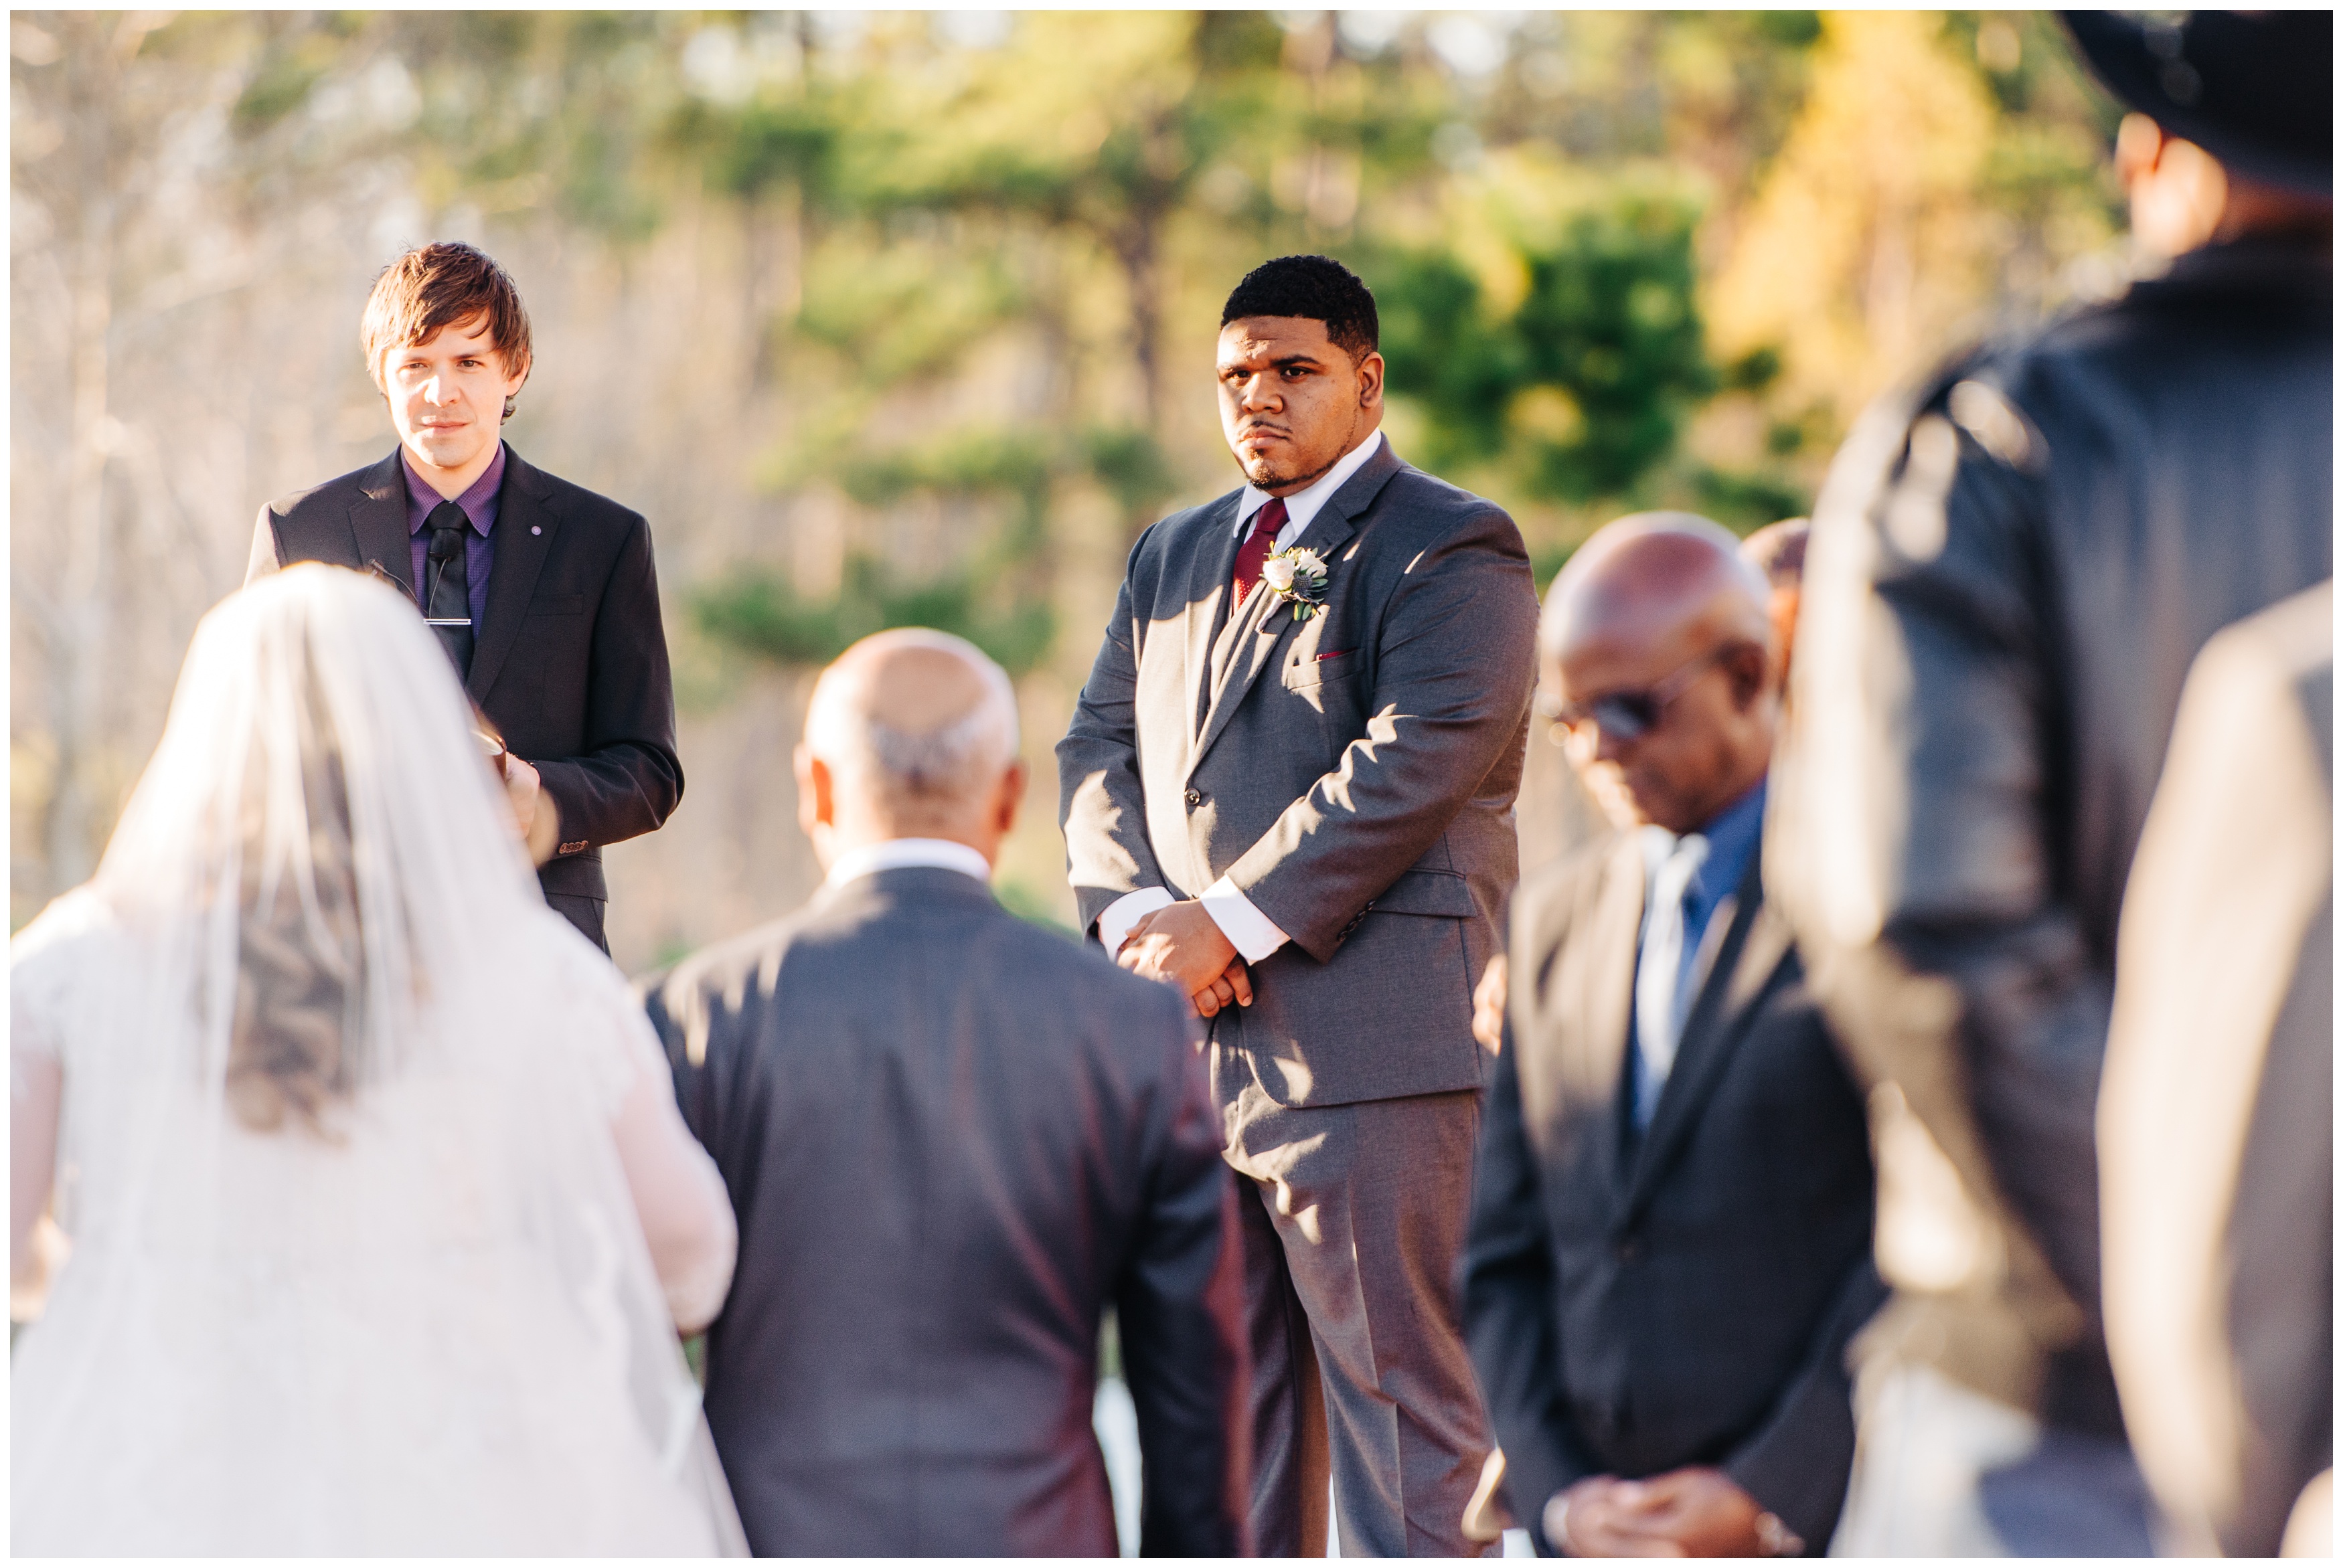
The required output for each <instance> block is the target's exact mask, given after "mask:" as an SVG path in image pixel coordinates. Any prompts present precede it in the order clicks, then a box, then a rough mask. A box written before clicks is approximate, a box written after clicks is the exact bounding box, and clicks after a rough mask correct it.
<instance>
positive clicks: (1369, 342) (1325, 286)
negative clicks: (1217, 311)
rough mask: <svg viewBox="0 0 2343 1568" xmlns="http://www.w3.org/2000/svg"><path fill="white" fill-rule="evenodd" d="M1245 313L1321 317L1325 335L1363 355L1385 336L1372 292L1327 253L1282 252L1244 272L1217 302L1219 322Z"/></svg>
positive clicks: (1354, 355)
mask: <svg viewBox="0 0 2343 1568" xmlns="http://www.w3.org/2000/svg"><path fill="white" fill-rule="evenodd" d="M1248 316H1298V317H1302V318H1303V319H1305V320H1309V321H1322V322H1324V323H1325V324H1326V337H1327V339H1328V341H1330V342H1332V344H1333V345H1334V347H1337V348H1340V349H1341V350H1342V352H1343V353H1345V354H1348V355H1349V356H1350V357H1352V358H1353V359H1364V358H1365V357H1367V356H1368V355H1370V354H1373V352H1374V351H1375V348H1376V346H1377V345H1378V344H1379V343H1381V342H1382V340H1383V327H1382V325H1381V323H1379V322H1378V321H1377V320H1376V318H1375V297H1374V296H1373V295H1372V294H1370V293H1368V292H1367V286H1366V285H1365V284H1364V283H1362V282H1361V281H1359V275H1358V274H1357V273H1355V272H1353V271H1352V270H1351V269H1350V268H1349V267H1347V266H1343V265H1342V263H1341V262H1339V261H1336V260H1335V259H1334V258H1333V257H1332V256H1279V257H1278V258H1277V259H1276V260H1274V261H1264V262H1262V264H1261V265H1260V266H1256V267H1254V268H1253V269H1252V271H1251V272H1248V273H1246V274H1245V275H1244V280H1243V281H1242V282H1241V283H1239V284H1238V285H1237V286H1236V288H1235V289H1234V291H1232V293H1231V294H1230V295H1229V302H1228V303H1227V304H1226V305H1223V306H1222V307H1221V325H1222V326H1223V327H1226V326H1227V325H1228V324H1229V323H1230V322H1232V321H1236V320H1240V319H1242V318H1243V317H1248Z"/></svg>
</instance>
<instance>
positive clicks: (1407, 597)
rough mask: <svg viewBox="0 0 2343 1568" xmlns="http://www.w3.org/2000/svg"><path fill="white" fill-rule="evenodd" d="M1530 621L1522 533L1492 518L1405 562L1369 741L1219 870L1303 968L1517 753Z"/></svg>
mask: <svg viewBox="0 0 2343 1568" xmlns="http://www.w3.org/2000/svg"><path fill="white" fill-rule="evenodd" d="M1537 616H1538V602H1537V588H1536V587H1535V583H1534V578H1532V577H1531V575H1530V563H1529V556H1528V554H1527V552H1526V551H1525V550H1524V549H1523V546H1522V536H1521V532H1520V530H1519V529H1517V528H1514V527H1513V519H1512V518H1509V517H1507V516H1506V515H1505V514H1504V513H1503V512H1502V511H1500V510H1498V509H1497V508H1494V507H1486V506H1484V507H1481V508H1477V509H1475V510H1474V511H1473V512H1472V513H1470V514H1469V515H1468V516H1466V517H1465V518H1463V519H1461V520H1460V521H1459V522H1458V524H1457V525H1456V527H1455V528H1454V529H1453V530H1452V531H1451V532H1450V533H1448V534H1447V535H1446V536H1444V537H1443V538H1441V539H1440V540H1439V541H1438V542H1437V543H1436V544H1434V545H1433V546H1432V547H1431V548H1427V549H1425V550H1424V551H1423V553H1422V555H1421V556H1419V557H1418V558H1416V559H1415V560H1414V561H1413V563H1412V564H1411V566H1410V568H1409V569H1408V573H1407V578H1406V581H1405V582H1404V583H1403V586H1402V587H1401V588H1399V590H1398V591H1397V592H1396V593H1394V594H1393V596H1392V601H1391V604H1390V607H1389V608H1388V609H1386V610H1385V612H1384V615H1383V627H1382V629H1381V632H1380V634H1379V637H1378V639H1377V646H1376V651H1375V665H1374V670H1375V675H1374V696H1373V701H1372V704H1371V707H1370V713H1369V717H1368V719H1367V732H1366V734H1364V735H1363V736H1361V737H1360V738H1359V739H1355V740H1353V741H1352V742H1351V744H1350V745H1349V746H1348V747H1347V748H1345V749H1344V750H1343V752H1342V759H1341V761H1340V762H1339V763H1337V764H1336V766H1335V768H1334V769H1333V770H1332V772H1329V773H1327V774H1325V775H1323V776H1322V777H1321V778H1320V779H1318V780H1317V782H1316V783H1314V784H1312V786H1311V788H1310V789H1309V791H1308V792H1307V793H1305V794H1304V795H1303V796H1302V798H1301V799H1298V800H1296V801H1294V802H1293V804H1292V805H1291V806H1289V807H1287V808H1286V809H1285V810H1284V811H1283V812H1282V814H1281V815H1280V816H1279V817H1278V819H1277V820H1276V822H1275V823H1274V824H1273V825H1272V827H1271V828H1270V829H1269V831H1268V832H1266V833H1264V834H1262V837H1261V838H1260V839H1258V840H1257V841H1255V842H1254V844H1253V845H1252V848H1251V849H1247V850H1246V851H1245V852H1244V853H1243V854H1242V855H1240V856H1238V857H1237V859H1236V860H1235V862H1234V863H1233V864H1232V865H1231V866H1230V867H1229V868H1228V871H1227V873H1226V874H1227V876H1228V879H1229V880H1230V881H1232V883H1234V884H1235V885H1236V889H1237V890H1238V891H1239V892H1241V893H1242V894H1244V895H1245V897H1246V898H1248V899H1250V900H1252V904H1253V907H1254V908H1255V909H1257V910H1260V911H1261V912H1262V914H1263V915H1266V916H1267V917H1269V919H1270V920H1272V921H1274V922H1275V923H1276V925H1277V928H1278V929H1279V930H1282V931H1283V932H1284V933H1285V934H1286V935H1287V936H1288V937H1289V938H1291V939H1292V940H1293V941H1294V942H1296V943H1298V944H1299V945H1300V946H1301V947H1302V950H1304V951H1306V952H1308V953H1309V954H1310V956H1311V957H1312V958H1314V959H1316V960H1319V961H1320V962H1321V963H1324V962H1326V961H1328V960H1331V959H1332V957H1333V956H1334V950H1335V949H1336V948H1337V947H1339V946H1340V945H1341V943H1342V935H1343V931H1344V928H1345V927H1347V926H1348V925H1349V924H1350V922H1351V920H1352V918H1353V916H1355V915H1357V914H1358V912H1359V911H1360V910H1363V909H1364V908H1365V907H1366V905H1367V900H1370V899H1373V898H1374V897H1375V896H1376V895H1377V894H1379V893H1381V892H1382V891H1383V890H1384V889H1386V888H1388V887H1390V886H1391V884H1392V883H1393V880H1395V879H1397V878H1398V877H1399V876H1400V875H1401V874H1402V873H1403V872H1404V871H1405V870H1406V869H1408V868H1409V867H1411V866H1413V865H1414V864H1415V863H1416V862H1417V861H1418V860H1420V859H1423V855H1424V852H1425V851H1426V850H1428V849H1431V848H1432V846H1433V844H1434V843H1435V842H1437V841H1438V839H1439V838H1440V836H1441V834H1443V832H1445V831H1447V829H1448V826H1449V824H1450V823H1451V822H1453V820H1454V819H1455V818H1456V814H1457V812H1458V811H1460V810H1461V809H1463V807H1464V804H1465V803H1466V802H1467V801H1469V800H1470V799H1472V798H1473V795H1474V793H1475V792H1476V791H1478V790H1479V789H1480V788H1481V785H1482V781H1483V779H1487V778H1488V776H1489V773H1490V770H1491V769H1493V768H1495V767H1496V765H1497V762H1498V760H1499V759H1501V758H1502V757H1503V755H1504V753H1505V749H1506V748H1507V747H1509V746H1516V745H1518V744H1519V743H1520V740H1521V736H1522V726H1523V721H1524V719H1525V718H1526V717H1527V714H1528V711H1529V701H1530V689H1531V687H1532V686H1533V685H1534V668H1533V664H1534V644H1535V640H1536V637H1537Z"/></svg>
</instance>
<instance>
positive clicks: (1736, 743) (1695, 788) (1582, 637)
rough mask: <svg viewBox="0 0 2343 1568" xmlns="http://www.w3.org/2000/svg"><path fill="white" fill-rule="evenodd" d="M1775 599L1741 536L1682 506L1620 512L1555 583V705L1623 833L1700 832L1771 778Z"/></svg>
mask: <svg viewBox="0 0 2343 1568" xmlns="http://www.w3.org/2000/svg"><path fill="white" fill-rule="evenodd" d="M1770 598H1771V589H1770V588H1769V586H1768V585H1767V583H1766V581H1765V576H1764V574H1763V573H1761V572H1760V571H1759V570H1758V569H1757V568H1755V566H1753V565H1752V564H1751V563H1750V562H1749V560H1748V559H1747V558H1745V557H1744V556H1743V554H1742V553H1741V541H1740V540H1738V539H1736V538H1734V536H1733V535H1732V534H1731V533H1729V532H1727V531H1726V530H1725V529H1724V528H1720V527H1718V526H1717V525H1716V524H1715V523H1713V522H1711V521H1709V520H1708V519H1707V518H1702V517H1695V516H1694V515H1693V514H1691V513H1689V512H1643V513H1638V514H1636V515H1634V516H1633V517H1626V518H1620V519H1619V520H1618V521H1616V522H1614V523H1612V524H1611V525H1609V526H1608V527H1607V528H1604V529H1602V530H1601V531H1600V532H1598V533H1597V534H1595V536H1594V538H1591V539H1589V540H1587V541H1586V543H1585V544H1584V545H1583V546H1581V547H1580V548H1579V549H1578V551H1577V553H1575V554H1574V555H1573V556H1572V557H1571V559H1570V564H1569V565H1568V566H1567V567H1565V568H1564V569H1563V572H1562V575H1561V576H1560V577H1558V578H1555V579H1554V588H1553V589H1552V590H1551V591H1550V592H1549V593H1548V595H1547V596H1546V607H1545V613H1544V618H1543V619H1542V621H1541V622H1540V625H1539V628H1538V648H1539V653H1540V655H1541V664H1542V666H1543V668H1542V672H1541V673H1542V676H1543V678H1544V682H1545V684H1546V686H1547V688H1548V691H1549V697H1548V701H1549V703H1550V704H1551V709H1550V710H1551V711H1554V712H1556V713H1558V714H1559V715H1560V716H1561V717H1562V718H1563V719H1564V725H1565V726H1566V728H1567V736H1568V742H1567V743H1568V745H1569V748H1570V753H1571V761H1572V763H1573V765H1574V766H1575V767H1576V768H1577V769H1579V772H1580V774H1581V776H1582V777H1583V778H1584V779H1585V780H1586V783H1587V785H1588V787H1589V789H1591V790H1592V791H1593V792H1594V795H1595V797H1596V799H1598V800H1600V801H1601V802H1602V803H1603V805H1604V809H1605V810H1606V811H1607V812H1609V813H1610V815H1611V816H1612V817H1613V818H1614V819H1615V820H1618V821H1619V822H1621V823H1622V825H1629V824H1633V823H1640V822H1654V823H1657V824H1658V825H1659V826H1661V827H1664V828H1666V829H1669V830H1671V831H1673V832H1679V833H1682V832H1690V831H1694V830H1695V829H1699V828H1700V827H1701V826H1702V825H1704V823H1705V822H1706V821H1708V820H1709V819H1711V818H1712V817H1713V816H1714V815H1715V813H1716V812H1717V811H1719V810H1721V809H1724V808H1725V807H1726V806H1729V805H1730V804H1732V803H1733V801H1734V800H1735V799H1738V798H1739V797H1740V796H1741V795H1742V794H1743V793H1745V791H1746V790H1748V789H1751V788H1753V787H1754V786H1755V783H1756V782H1757V780H1759V779H1763V778H1764V777H1765V769H1766V766H1767V764H1768V762H1769V761H1770V759H1771V758H1772V754H1773V743H1774V725H1775V715H1776V694H1777V681H1776V671H1775V662H1776V661H1775V635H1774V628H1773V624H1772V620H1771V618H1770V617H1769V615H1768V613H1767V611H1768V608H1769V600H1770Z"/></svg>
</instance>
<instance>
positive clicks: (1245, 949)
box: [1202, 877, 1288, 964]
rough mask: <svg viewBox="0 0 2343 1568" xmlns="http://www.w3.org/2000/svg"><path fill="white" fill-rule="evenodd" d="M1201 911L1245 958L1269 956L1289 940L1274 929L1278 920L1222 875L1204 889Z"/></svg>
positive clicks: (1256, 960) (1254, 961) (1249, 960)
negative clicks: (1265, 912)
mask: <svg viewBox="0 0 2343 1568" xmlns="http://www.w3.org/2000/svg"><path fill="white" fill-rule="evenodd" d="M1202 902H1203V905H1204V913H1206V914H1208V915H1210V916H1212V923H1213V924H1214V925H1216V926H1218V927H1220V928H1221V935H1222V936H1224V937H1226V938H1228V939H1229V941H1230V943H1231V944H1232V946H1234V947H1235V949H1236V950H1237V951H1239V952H1241V953H1242V954H1243V955H1244V961H1245V962H1247V963H1249V964H1257V963H1259V962H1261V960H1263V959H1265V958H1267V957H1269V955H1270V954H1272V953H1273V952H1275V951H1276V950H1278V949H1280V948H1282V947H1283V946H1284V945H1285V944H1286V941H1287V940H1288V938H1287V937H1286V934H1285V933H1284V932H1283V931H1281V930H1278V929H1277V923H1276V922H1275V921H1274V920H1271V919H1270V918H1269V917H1268V916H1267V915H1264V914H1262V912H1261V911H1260V910H1256V909H1254V908H1253V907H1252V900H1251V899H1248V898H1246V897H1245V896H1244V895H1243V894H1242V893H1240V892H1238V891H1237V885H1236V884H1235V883H1234V882H1232V881H1230V880H1229V879H1227V878H1226V877H1222V879H1220V880H1219V881H1217V882H1214V883H1213V884H1212V886H1211V887H1209V888H1206V889H1205V890H1204V897H1203V900H1202Z"/></svg>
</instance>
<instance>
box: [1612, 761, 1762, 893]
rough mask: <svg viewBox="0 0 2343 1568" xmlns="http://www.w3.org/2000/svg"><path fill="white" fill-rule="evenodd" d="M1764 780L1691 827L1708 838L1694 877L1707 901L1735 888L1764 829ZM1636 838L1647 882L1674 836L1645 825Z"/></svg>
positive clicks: (1670, 848)
mask: <svg viewBox="0 0 2343 1568" xmlns="http://www.w3.org/2000/svg"><path fill="white" fill-rule="evenodd" d="M1765 783H1766V781H1765V779H1759V780H1757V782H1756V783H1755V784H1753V785H1751V786H1750V787H1749V789H1748V790H1747V791H1746V792H1745V794H1743V795H1742V797H1741V798H1740V799H1737V800H1735V801H1734V802H1733V804H1732V805H1730V806H1727V807H1726V808H1725V809H1724V810H1722V811H1719V812H1718V813H1717V814H1716V815H1715V816H1714V817H1711V818H1710V819H1708V820H1707V821H1706V822H1704V823H1703V824H1702V825H1701V826H1700V827H1698V828H1696V829H1694V832H1696V833H1698V834H1700V836H1701V837H1703V838H1704V839H1707V840H1708V856H1707V858H1706V859H1704V860H1703V861H1702V862H1701V867H1700V870H1699V872H1698V873H1697V876H1698V881H1699V886H1700V890H1701V891H1702V892H1703V893H1704V894H1705V895H1706V899H1707V901H1709V902H1714V901H1715V900H1716V899H1720V898H1723V897H1724V896H1725V894H1727V893H1730V892H1732V891H1734V890H1735V889H1737V888H1739V887H1740V885H1741V879H1742V876H1743V875H1744V874H1745V872H1746V871H1747V870H1748V869H1749V857H1750V856H1751V855H1752V854H1753V853H1755V850H1756V849H1757V840H1758V839H1760V838H1761V837H1762V836H1763V835H1764V832H1765ZM1639 839H1640V842H1641V845H1642V848H1643V851H1644V878H1645V879H1646V881H1647V882H1648V881H1649V879H1651V878H1653V877H1655V876H1657V875H1658V874H1659V869H1660V864H1661V862H1662V861H1664V860H1665V859H1667V858H1668V856H1669V855H1670V854H1671V853H1673V852H1674V849H1675V847H1676V844H1677V842H1678V839H1677V836H1676V835H1675V834H1674V833H1671V832H1669V831H1668V830H1667V829H1665V828H1661V827H1657V826H1648V825H1647V826H1645V827H1644V828H1643V829H1641V830H1640V832H1639Z"/></svg>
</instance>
